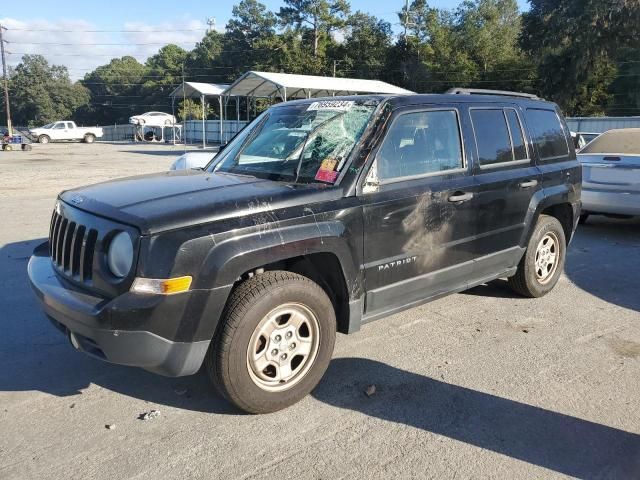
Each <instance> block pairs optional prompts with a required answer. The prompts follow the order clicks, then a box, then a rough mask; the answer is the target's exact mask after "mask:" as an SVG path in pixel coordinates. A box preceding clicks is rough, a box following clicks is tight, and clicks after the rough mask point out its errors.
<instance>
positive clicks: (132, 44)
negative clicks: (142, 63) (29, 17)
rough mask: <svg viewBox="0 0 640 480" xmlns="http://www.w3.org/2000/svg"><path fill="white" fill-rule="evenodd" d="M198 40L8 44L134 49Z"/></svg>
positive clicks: (13, 43) (11, 42)
mask: <svg viewBox="0 0 640 480" xmlns="http://www.w3.org/2000/svg"><path fill="white" fill-rule="evenodd" d="M197 42H198V40H186V41H182V42H168V43H167V42H149V43H133V42H127V43H58V42H14V41H8V40H7V43H10V44H12V45H62V46H67V47H75V46H78V47H98V46H132V47H137V46H145V45H170V44H172V45H177V44H185V45H186V44H192V43H197Z"/></svg>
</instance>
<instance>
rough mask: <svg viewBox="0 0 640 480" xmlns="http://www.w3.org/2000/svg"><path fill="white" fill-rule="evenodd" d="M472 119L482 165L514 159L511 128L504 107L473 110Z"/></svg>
mask: <svg viewBox="0 0 640 480" xmlns="http://www.w3.org/2000/svg"><path fill="white" fill-rule="evenodd" d="M471 120H472V121H473V130H474V132H475V134H476V145H477V146H478V156H479V158H480V166H486V165H493V164H496V163H503V162H510V161H512V160H513V151H512V150H511V139H510V137H509V128H508V127H507V121H506V119H505V116H504V111H503V109H501V108H500V109H474V110H471Z"/></svg>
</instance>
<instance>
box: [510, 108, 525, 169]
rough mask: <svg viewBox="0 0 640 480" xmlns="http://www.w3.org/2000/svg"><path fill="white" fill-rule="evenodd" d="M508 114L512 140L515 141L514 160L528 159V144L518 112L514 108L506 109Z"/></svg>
mask: <svg viewBox="0 0 640 480" xmlns="http://www.w3.org/2000/svg"><path fill="white" fill-rule="evenodd" d="M505 113H506V114H507V122H509V132H510V133H511V142H512V143H513V158H514V160H516V161H517V160H526V159H527V158H529V157H528V156H527V146H526V145H525V141H524V135H523V134H522V125H521V124H520V119H519V118H518V114H517V113H516V111H515V110H514V109H512V108H507V109H506V110H505Z"/></svg>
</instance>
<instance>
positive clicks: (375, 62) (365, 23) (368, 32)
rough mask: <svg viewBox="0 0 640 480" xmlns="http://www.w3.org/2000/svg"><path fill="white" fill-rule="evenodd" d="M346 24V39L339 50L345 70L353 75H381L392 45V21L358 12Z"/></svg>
mask: <svg viewBox="0 0 640 480" xmlns="http://www.w3.org/2000/svg"><path fill="white" fill-rule="evenodd" d="M346 25H347V27H346V36H345V38H344V41H343V42H342V44H341V45H340V46H339V47H338V48H337V49H336V56H337V57H339V58H341V60H340V61H341V62H344V63H343V65H342V67H343V69H344V70H345V71H348V72H349V75H348V76H350V77H357V78H379V77H381V76H382V75H383V74H384V70H385V62H386V59H387V58H386V57H387V53H388V52H389V48H390V47H391V45H392V38H393V37H392V32H391V24H390V23H389V22H385V21H384V20H380V19H378V18H376V17H374V16H373V15H369V14H366V13H363V12H360V11H358V12H356V13H354V14H353V15H350V16H349V18H348V20H347V23H346Z"/></svg>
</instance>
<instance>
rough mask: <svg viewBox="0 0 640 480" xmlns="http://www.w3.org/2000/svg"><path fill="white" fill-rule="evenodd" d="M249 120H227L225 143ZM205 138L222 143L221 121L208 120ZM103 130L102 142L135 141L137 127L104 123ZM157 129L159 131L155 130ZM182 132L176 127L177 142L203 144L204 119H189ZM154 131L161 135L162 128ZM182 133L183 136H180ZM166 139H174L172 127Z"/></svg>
mask: <svg viewBox="0 0 640 480" xmlns="http://www.w3.org/2000/svg"><path fill="white" fill-rule="evenodd" d="M246 124H247V122H243V121H239V122H238V121H235V120H225V121H224V122H223V125H222V128H223V132H222V140H223V142H224V143H226V142H228V141H229V140H231V139H232V138H233V137H234V135H235V134H236V133H238V132H239V131H240V130H242V129H243V128H244V126H245V125H246ZM204 126H205V138H206V143H207V144H220V143H221V142H220V122H219V121H218V120H206V121H205V122H204ZM102 130H103V132H104V136H103V137H102V138H101V139H100V140H99V141H102V142H123V141H133V140H134V136H135V127H134V126H133V125H103V126H102ZM155 130H157V131H155ZM181 130H182V133H181V134H180V133H178V132H180V130H178V129H177V128H176V133H177V136H176V142H177V143H182V142H183V141H184V142H185V143H187V144H202V120H187V121H186V122H184V123H183V124H182V128H181ZM154 133H155V134H156V135H157V136H158V137H159V136H160V135H161V132H160V129H159V128H158V129H154ZM180 135H181V136H180ZM164 140H165V141H167V142H172V141H173V133H172V128H171V127H166V128H164Z"/></svg>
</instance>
